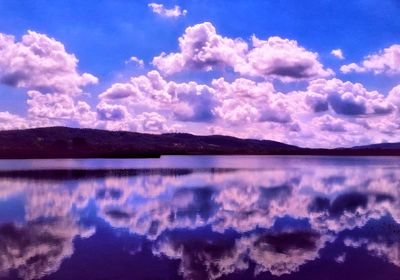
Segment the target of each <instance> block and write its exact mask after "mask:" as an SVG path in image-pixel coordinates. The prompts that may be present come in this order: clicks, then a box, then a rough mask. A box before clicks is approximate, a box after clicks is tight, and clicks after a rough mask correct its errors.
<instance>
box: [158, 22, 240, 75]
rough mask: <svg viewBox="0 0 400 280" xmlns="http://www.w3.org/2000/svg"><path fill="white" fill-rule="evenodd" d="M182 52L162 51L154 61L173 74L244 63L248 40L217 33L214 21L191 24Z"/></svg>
mask: <svg viewBox="0 0 400 280" xmlns="http://www.w3.org/2000/svg"><path fill="white" fill-rule="evenodd" d="M179 48H180V52H178V53H170V54H165V53H162V54H161V55H160V56H157V57H155V58H154V59H153V64H154V65H155V66H156V67H157V68H158V69H159V70H160V71H162V72H163V73H164V74H167V75H171V74H174V73H177V72H181V71H183V70H205V71H210V70H216V69H222V68H224V67H225V66H230V67H234V66H235V65H236V64H238V63H241V61H242V60H243V56H244V55H245V53H246V51H247V44H246V43H245V42H243V41H242V40H239V39H230V38H226V37H222V36H221V35H219V34H217V31H216V30H215V27H214V26H213V25H212V24H211V23H210V22H205V23H201V24H196V25H194V26H191V27H188V28H187V29H186V30H185V33H184V34H183V36H182V37H180V38H179Z"/></svg>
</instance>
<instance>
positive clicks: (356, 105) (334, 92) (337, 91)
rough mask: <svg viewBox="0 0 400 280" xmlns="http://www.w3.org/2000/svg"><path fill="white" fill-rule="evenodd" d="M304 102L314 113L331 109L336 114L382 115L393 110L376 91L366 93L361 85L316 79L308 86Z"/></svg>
mask: <svg viewBox="0 0 400 280" xmlns="http://www.w3.org/2000/svg"><path fill="white" fill-rule="evenodd" d="M307 90H308V92H307V97H306V102H307V103H308V104H309V106H310V107H311V108H312V110H314V112H323V111H327V110H328V109H329V108H331V109H332V110H333V111H334V112H335V113H336V114H339V115H348V116H357V115H368V114H372V115H374V114H376V115H384V114H389V113H391V112H392V110H393V106H392V105H391V104H390V103H389V102H387V100H386V98H385V96H383V95H382V94H380V93H379V92H377V91H368V90H367V89H366V88H365V87H364V86H363V85H362V84H359V83H352V82H343V81H342V80H339V79H331V80H325V79H318V80H314V81H311V82H310V84H309V86H308V89H307Z"/></svg>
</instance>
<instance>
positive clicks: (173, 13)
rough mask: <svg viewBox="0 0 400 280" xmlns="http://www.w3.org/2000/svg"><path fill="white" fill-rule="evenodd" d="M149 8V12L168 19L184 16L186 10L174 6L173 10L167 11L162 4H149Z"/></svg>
mask: <svg viewBox="0 0 400 280" xmlns="http://www.w3.org/2000/svg"><path fill="white" fill-rule="evenodd" d="M149 7H150V8H151V10H152V11H153V12H154V13H156V14H159V15H160V16H163V17H168V18H177V17H180V16H185V15H186V14H187V10H185V9H182V8H181V7H179V6H177V5H175V6H174V7H173V8H171V9H168V8H166V7H165V6H164V5H163V4H157V3H150V4H149Z"/></svg>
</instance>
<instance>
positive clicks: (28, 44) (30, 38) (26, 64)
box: [0, 31, 98, 95]
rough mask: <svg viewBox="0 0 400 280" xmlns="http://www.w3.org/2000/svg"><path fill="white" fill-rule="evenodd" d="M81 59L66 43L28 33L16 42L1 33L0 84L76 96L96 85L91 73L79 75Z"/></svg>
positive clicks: (32, 32)
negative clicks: (66, 48)
mask: <svg viewBox="0 0 400 280" xmlns="http://www.w3.org/2000/svg"><path fill="white" fill-rule="evenodd" d="M77 64H78V60H77V58H76V57H75V56H74V55H73V54H69V53H67V52H66V50H65V48H64V46H63V44H61V43H60V42H58V41H56V40H55V39H53V38H50V37H48V36H46V35H44V34H39V33H36V32H34V31H28V33H27V34H25V35H24V36H22V39H21V41H20V42H16V41H15V38H14V37H13V36H9V35H5V34H1V33H0V82H1V83H2V84H5V85H9V86H15V87H21V88H27V89H30V90H38V91H42V92H45V93H50V92H57V93H67V94H70V95H76V94H79V93H81V92H82V89H81V87H83V86H86V85H88V84H93V83H97V81H98V80H97V78H96V77H94V76H93V75H91V74H88V73H83V74H79V73H78V72H77Z"/></svg>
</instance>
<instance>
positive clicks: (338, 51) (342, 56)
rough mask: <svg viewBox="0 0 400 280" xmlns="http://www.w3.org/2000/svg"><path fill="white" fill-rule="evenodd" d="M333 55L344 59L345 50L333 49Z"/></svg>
mask: <svg viewBox="0 0 400 280" xmlns="http://www.w3.org/2000/svg"><path fill="white" fill-rule="evenodd" d="M331 55H333V56H334V57H337V58H339V59H344V55H343V51H342V50H341V49H335V50H332V51H331Z"/></svg>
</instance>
